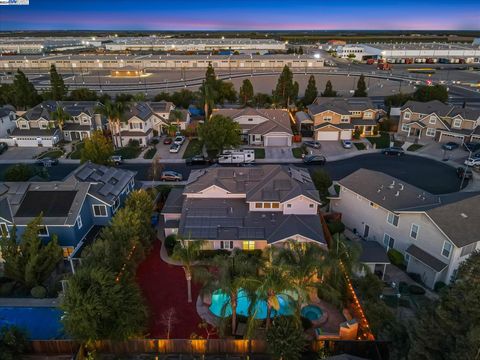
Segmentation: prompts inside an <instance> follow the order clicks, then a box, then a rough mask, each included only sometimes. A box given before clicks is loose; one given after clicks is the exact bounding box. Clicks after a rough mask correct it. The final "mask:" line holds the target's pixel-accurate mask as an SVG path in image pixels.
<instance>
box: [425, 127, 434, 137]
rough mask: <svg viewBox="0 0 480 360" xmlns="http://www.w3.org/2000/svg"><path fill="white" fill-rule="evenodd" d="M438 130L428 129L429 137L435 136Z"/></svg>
mask: <svg viewBox="0 0 480 360" xmlns="http://www.w3.org/2000/svg"><path fill="white" fill-rule="evenodd" d="M435 132H436V129H434V128H427V136H435Z"/></svg>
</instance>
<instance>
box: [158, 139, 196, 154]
mask: <svg viewBox="0 0 480 360" xmlns="http://www.w3.org/2000/svg"><path fill="white" fill-rule="evenodd" d="M163 140H165V138H164V137H162V138H160V142H159V143H158V144H157V145H156V147H157V153H156V154H155V155H156V156H160V158H161V159H181V158H182V157H183V153H184V152H185V149H186V148H187V146H188V141H189V140H188V139H185V142H184V143H183V145H182V147H181V148H180V150H179V152H178V153H171V152H170V145H164V144H163Z"/></svg>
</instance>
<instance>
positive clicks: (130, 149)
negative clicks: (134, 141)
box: [115, 145, 142, 159]
mask: <svg viewBox="0 0 480 360" xmlns="http://www.w3.org/2000/svg"><path fill="white" fill-rule="evenodd" d="M141 152H142V148H140V147H136V146H130V145H128V146H125V147H123V148H120V149H117V150H115V155H120V156H121V157H122V158H123V159H136V158H137V157H138V155H140V153H141Z"/></svg>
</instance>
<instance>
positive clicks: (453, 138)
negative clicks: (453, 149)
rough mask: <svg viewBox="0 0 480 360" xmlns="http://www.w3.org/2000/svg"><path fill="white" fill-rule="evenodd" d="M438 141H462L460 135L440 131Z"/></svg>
mask: <svg viewBox="0 0 480 360" xmlns="http://www.w3.org/2000/svg"><path fill="white" fill-rule="evenodd" d="M440 141H445V142H449V141H453V142H456V143H459V144H461V143H462V142H463V136H460V135H459V136H454V135H450V134H445V133H442V137H441V138H440Z"/></svg>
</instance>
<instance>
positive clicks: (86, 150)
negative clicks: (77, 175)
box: [80, 130, 113, 165]
mask: <svg viewBox="0 0 480 360" xmlns="http://www.w3.org/2000/svg"><path fill="white" fill-rule="evenodd" d="M112 155H113V145H112V142H111V140H110V139H109V138H107V137H105V136H104V135H103V133H102V132H101V131H100V130H97V131H94V132H93V133H92V135H91V137H89V138H86V139H85V140H84V146H83V148H82V150H81V152H80V161H81V163H84V162H86V161H91V162H92V163H94V164H100V165H108V164H109V163H110V156H112Z"/></svg>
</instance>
